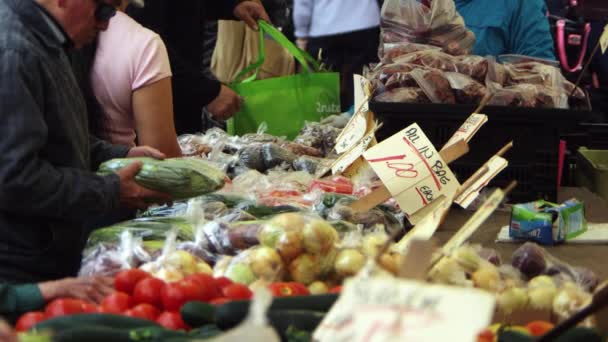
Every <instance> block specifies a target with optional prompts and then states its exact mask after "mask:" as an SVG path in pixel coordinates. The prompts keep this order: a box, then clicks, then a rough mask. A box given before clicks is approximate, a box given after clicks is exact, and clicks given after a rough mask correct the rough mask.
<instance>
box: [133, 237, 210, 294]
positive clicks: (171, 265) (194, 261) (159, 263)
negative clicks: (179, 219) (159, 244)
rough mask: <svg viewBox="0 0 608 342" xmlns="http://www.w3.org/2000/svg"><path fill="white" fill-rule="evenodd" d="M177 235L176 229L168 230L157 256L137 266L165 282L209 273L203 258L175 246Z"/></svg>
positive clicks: (176, 244)
mask: <svg viewBox="0 0 608 342" xmlns="http://www.w3.org/2000/svg"><path fill="white" fill-rule="evenodd" d="M177 235H178V234H177V231H176V230H171V231H169V232H168V233H167V238H166V239H165V242H164V245H163V250H162V253H161V254H160V255H159V256H158V258H156V260H154V261H150V262H147V263H145V264H143V265H141V266H140V267H139V268H141V269H142V270H144V271H146V272H148V273H150V274H151V275H152V276H154V277H156V278H159V279H162V280H164V281H166V282H173V281H179V280H181V279H183V278H184V277H187V276H189V275H192V274H195V273H207V274H211V273H212V269H211V266H209V264H207V263H206V262H205V261H204V260H202V259H200V258H198V257H196V256H195V255H193V254H191V253H189V252H187V251H185V250H179V249H178V248H177V246H178V241H177Z"/></svg>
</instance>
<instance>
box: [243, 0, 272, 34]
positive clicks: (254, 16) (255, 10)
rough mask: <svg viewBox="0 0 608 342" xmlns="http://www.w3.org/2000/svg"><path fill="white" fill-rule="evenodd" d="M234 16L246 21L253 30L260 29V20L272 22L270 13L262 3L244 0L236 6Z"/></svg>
mask: <svg viewBox="0 0 608 342" xmlns="http://www.w3.org/2000/svg"><path fill="white" fill-rule="evenodd" d="M234 16H235V17H237V18H239V19H240V20H242V21H243V22H245V24H247V26H249V27H251V29H252V30H255V31H257V30H258V20H265V21H267V22H270V18H269V17H268V13H266V10H265V9H264V6H262V4H259V3H257V2H253V1H243V2H241V3H240V4H238V5H237V6H236V7H235V8H234Z"/></svg>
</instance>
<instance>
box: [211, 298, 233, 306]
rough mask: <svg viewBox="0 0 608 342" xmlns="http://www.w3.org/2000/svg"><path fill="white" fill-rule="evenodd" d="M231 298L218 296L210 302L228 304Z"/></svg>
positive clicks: (212, 303)
mask: <svg viewBox="0 0 608 342" xmlns="http://www.w3.org/2000/svg"><path fill="white" fill-rule="evenodd" d="M229 302H230V299H228V298H226V297H217V298H214V299H212V300H211V301H210V302H209V304H211V305H222V304H226V303H229Z"/></svg>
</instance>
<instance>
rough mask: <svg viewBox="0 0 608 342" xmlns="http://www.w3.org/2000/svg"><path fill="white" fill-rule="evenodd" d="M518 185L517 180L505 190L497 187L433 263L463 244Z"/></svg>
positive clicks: (444, 246)
mask: <svg viewBox="0 0 608 342" xmlns="http://www.w3.org/2000/svg"><path fill="white" fill-rule="evenodd" d="M516 186H517V181H513V182H511V184H509V186H508V187H507V188H506V189H505V190H501V189H496V190H495V191H494V193H492V195H491V196H490V197H489V198H488V199H487V200H486V201H485V202H484V203H483V205H482V206H481V207H480V208H479V209H478V210H477V211H476V212H475V214H473V216H471V218H470V219H469V220H468V221H467V222H466V223H465V224H464V225H463V226H462V228H460V229H459V230H458V231H457V232H456V234H454V236H452V238H451V239H450V240H449V241H448V242H447V243H446V244H445V245H443V247H442V249H441V253H440V254H437V255H436V256H435V257H434V259H433V262H432V264H433V265H435V264H437V262H438V261H439V260H441V259H442V258H443V256H445V255H450V254H452V253H453V252H454V251H455V250H456V249H457V248H459V247H460V246H462V244H464V243H465V242H466V241H467V240H468V239H469V238H471V236H472V235H473V234H474V233H475V232H476V231H477V230H478V229H479V228H480V227H481V225H482V224H483V223H484V222H485V221H486V220H487V219H488V218H489V217H490V215H492V213H494V211H495V210H496V209H497V208H498V206H499V205H500V204H501V203H502V201H503V200H504V199H505V197H506V196H507V195H508V194H509V193H510V192H511V191H513V189H514V188H515V187H516Z"/></svg>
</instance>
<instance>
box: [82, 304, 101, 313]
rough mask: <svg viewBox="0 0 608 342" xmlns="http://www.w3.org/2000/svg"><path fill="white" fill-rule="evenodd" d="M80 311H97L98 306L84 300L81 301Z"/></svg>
mask: <svg viewBox="0 0 608 342" xmlns="http://www.w3.org/2000/svg"><path fill="white" fill-rule="evenodd" d="M82 312H84V313H95V312H99V307H98V306H97V305H95V304H93V303H89V302H84V303H82Z"/></svg>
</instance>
